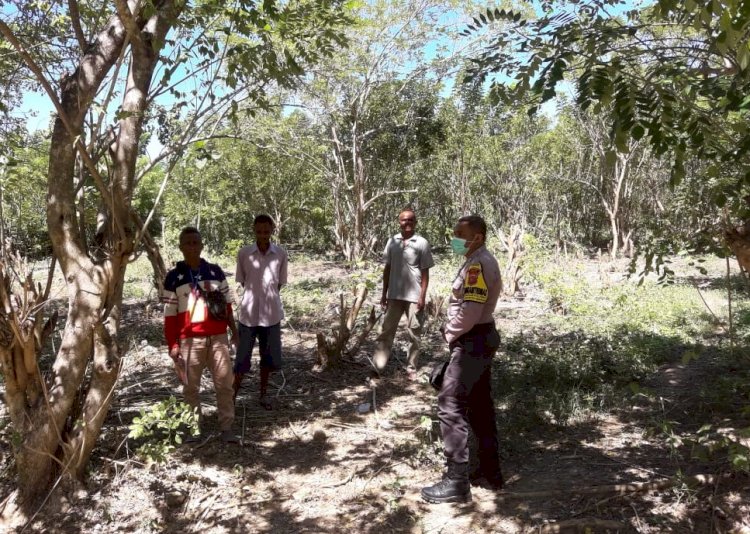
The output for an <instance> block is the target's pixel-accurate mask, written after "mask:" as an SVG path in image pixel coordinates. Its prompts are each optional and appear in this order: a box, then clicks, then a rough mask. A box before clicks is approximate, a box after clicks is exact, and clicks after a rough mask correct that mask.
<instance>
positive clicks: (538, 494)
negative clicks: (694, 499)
mask: <svg viewBox="0 0 750 534" xmlns="http://www.w3.org/2000/svg"><path fill="white" fill-rule="evenodd" d="M724 476H729V475H724ZM716 480H717V477H716V476H714V475H694V476H692V477H685V478H678V477H675V478H667V479H664V480H657V481H652V482H642V483H633V484H612V485H607V486H585V487H573V488H565V489H557V490H545V491H520V492H510V491H508V492H502V493H499V494H498V495H497V497H498V498H499V499H546V498H550V497H566V496H568V495H570V494H571V493H573V494H576V495H601V494H606V493H616V494H619V495H626V494H628V493H641V492H644V491H658V490H663V489H667V488H671V487H673V486H677V485H679V484H682V483H685V484H688V485H690V486H703V485H708V484H713V483H715V481H716Z"/></svg>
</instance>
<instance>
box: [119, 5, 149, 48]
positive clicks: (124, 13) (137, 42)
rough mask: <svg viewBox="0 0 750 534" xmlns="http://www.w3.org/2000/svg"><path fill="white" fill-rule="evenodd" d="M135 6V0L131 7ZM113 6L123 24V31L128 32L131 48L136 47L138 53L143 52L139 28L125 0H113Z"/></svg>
mask: <svg viewBox="0 0 750 534" xmlns="http://www.w3.org/2000/svg"><path fill="white" fill-rule="evenodd" d="M137 6H138V2H137V1H136V2H135V4H134V6H133V7H137ZM115 7H116V8H117V15H118V16H119V17H120V20H121V21H122V24H123V26H125V31H127V32H128V37H130V42H131V43H133V48H136V49H137V50H138V52H139V53H141V52H143V50H144V47H145V45H144V44H143V39H141V29H140V28H139V27H138V23H137V22H136V20H135V18H133V14H132V13H131V12H130V6H128V2H127V1H126V0H115ZM134 11H135V10H134Z"/></svg>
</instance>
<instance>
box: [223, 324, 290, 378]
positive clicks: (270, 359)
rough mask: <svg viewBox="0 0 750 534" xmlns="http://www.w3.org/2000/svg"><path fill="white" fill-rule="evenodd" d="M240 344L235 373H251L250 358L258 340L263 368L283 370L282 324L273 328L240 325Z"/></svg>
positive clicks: (235, 362) (235, 361)
mask: <svg viewBox="0 0 750 534" xmlns="http://www.w3.org/2000/svg"><path fill="white" fill-rule="evenodd" d="M239 329H240V344H239V347H237V357H236V358H235V360H234V372H235V373H247V372H248V371H250V356H251V355H252V353H253V347H255V338H256V337H257V338H258V350H259V351H260V366H261V368H266V369H271V370H272V371H278V370H279V369H281V323H276V324H275V325H273V326H245V325H244V324H242V323H240V325H239Z"/></svg>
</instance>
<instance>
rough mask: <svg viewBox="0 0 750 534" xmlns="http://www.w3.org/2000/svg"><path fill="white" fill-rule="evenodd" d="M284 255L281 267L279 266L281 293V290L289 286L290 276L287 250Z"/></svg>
mask: <svg viewBox="0 0 750 534" xmlns="http://www.w3.org/2000/svg"><path fill="white" fill-rule="evenodd" d="M282 250H283V249H282ZM283 253H284V254H283V257H282V258H281V265H279V287H278V290H279V291H281V288H282V287H283V286H285V285H286V284H287V276H288V274H289V256H288V255H287V253H286V251H285V250H283Z"/></svg>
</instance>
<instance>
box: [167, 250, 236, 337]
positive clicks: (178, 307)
mask: <svg viewBox="0 0 750 534" xmlns="http://www.w3.org/2000/svg"><path fill="white" fill-rule="evenodd" d="M196 285H200V287H201V289H203V290H204V291H215V290H217V289H218V290H219V291H221V292H222V293H223V294H224V298H225V299H226V301H227V315H230V314H231V313H232V304H231V297H230V295H229V284H227V279H226V276H224V271H222V270H221V267H219V266H218V265H215V264H213V263H208V262H207V261H206V260H204V259H202V258H201V263H200V266H199V267H198V271H197V272H196V271H192V270H191V269H190V267H189V266H188V264H187V263H185V262H184V261H178V262H177V266H176V267H175V268H174V269H172V270H171V271H169V273H167V278H166V280H165V281H164V293H163V294H162V297H161V301H162V303H163V304H164V337H166V338H167V346H168V347H169V349H170V350H171V349H172V347H174V346H175V345H177V344H178V343H179V342H180V339H185V338H189V337H206V336H216V335H220V334H226V333H227V327H228V326H229V324H228V321H226V320H224V321H216V320H215V319H212V318H211V316H210V315H209V314H208V306H207V305H206V300H205V298H204V297H203V296H202V295H201V294H200V293H199V292H198V290H197V289H196Z"/></svg>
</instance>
